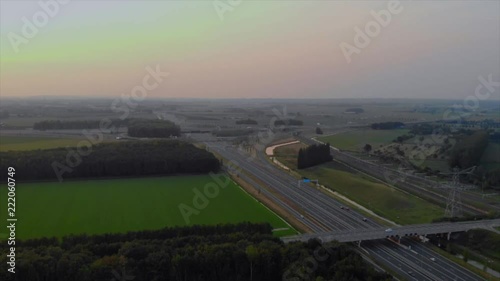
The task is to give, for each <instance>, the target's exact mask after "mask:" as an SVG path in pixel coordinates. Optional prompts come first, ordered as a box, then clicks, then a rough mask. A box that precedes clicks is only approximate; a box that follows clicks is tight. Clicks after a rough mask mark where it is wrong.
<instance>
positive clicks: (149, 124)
mask: <svg viewBox="0 0 500 281" xmlns="http://www.w3.org/2000/svg"><path fill="white" fill-rule="evenodd" d="M127 127H128V135H129V136H131V137H138V138H168V137H171V136H176V137H178V136H180V135H181V128H180V127H179V126H177V125H175V124H174V123H172V122H170V121H168V120H150V119H132V120H130V121H129V122H128V126H127Z"/></svg>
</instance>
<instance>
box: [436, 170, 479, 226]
mask: <svg viewBox="0 0 500 281" xmlns="http://www.w3.org/2000/svg"><path fill="white" fill-rule="evenodd" d="M474 169H476V166H474V167H471V168H468V169H465V170H462V171H460V170H458V168H455V169H454V171H453V173H451V174H452V175H453V180H452V182H451V186H449V187H450V193H449V194H448V200H447V201H446V210H445V211H444V215H445V216H446V217H450V218H454V217H459V216H461V215H462V198H461V196H460V189H461V186H460V175H466V174H471V173H472V172H473V171H474Z"/></svg>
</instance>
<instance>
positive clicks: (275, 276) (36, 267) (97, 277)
mask: <svg viewBox="0 0 500 281" xmlns="http://www.w3.org/2000/svg"><path fill="white" fill-rule="evenodd" d="M17 242H18V245H16V246H17V248H16V260H17V263H16V274H12V273H10V272H8V271H7V268H8V263H7V262H8V257H7V256H6V255H1V256H0V279H1V280H13V281H17V280H23V281H27V280H29V281H68V280H71V281H109V280H134V281H185V280H189V281H235V280H239V281H276V280H290V281H291V280H338V281H344V280H345V281H347V280H372V281H379V280H380V281H381V280H391V277H390V276H389V275H387V274H385V273H379V272H376V271H375V270H374V269H373V267H372V266H371V265H370V264H368V263H367V262H365V261H364V260H363V259H362V258H361V256H360V255H359V254H358V253H356V252H355V251H354V250H353V249H352V248H351V247H349V246H347V245H346V244H340V243H336V242H332V243H328V244H321V242H319V241H317V240H310V241H309V242H307V243H305V242H296V243H290V244H284V243H283V242H282V241H281V240H279V239H278V238H276V237H274V236H273V235H272V228H271V226H270V225H269V224H250V223H242V224H237V225H235V224H232V225H217V226H193V227H179V228H165V229H162V230H156V231H139V232H129V233H124V234H103V235H93V236H87V235H77V236H67V237H63V238H62V239H61V240H58V239H56V238H42V239H36V240H27V241H19V240H18V241H17ZM8 247H9V246H8V245H7V243H1V245H0V251H1V252H2V253H7V252H8V250H9V249H8ZM311 261H313V262H314V264H311Z"/></svg>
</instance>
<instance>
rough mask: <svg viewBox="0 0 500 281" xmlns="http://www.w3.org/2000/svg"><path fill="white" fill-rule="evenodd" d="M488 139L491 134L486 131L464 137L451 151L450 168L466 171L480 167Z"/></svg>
mask: <svg viewBox="0 0 500 281" xmlns="http://www.w3.org/2000/svg"><path fill="white" fill-rule="evenodd" d="M488 139H489V134H488V133H487V132H486V131H475V132H474V133H473V134H472V135H470V136H464V137H463V138H462V139H461V140H460V141H459V142H458V143H457V144H456V145H455V147H453V149H452V151H451V155H450V158H449V162H448V164H449V165H450V167H451V168H455V167H459V168H462V169H466V168H469V167H472V166H477V165H479V161H480V160H481V157H482V156H483V152H484V150H485V149H486V146H487V145H488V141H489V140H488Z"/></svg>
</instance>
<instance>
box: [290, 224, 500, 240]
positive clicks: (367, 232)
mask: <svg viewBox="0 0 500 281" xmlns="http://www.w3.org/2000/svg"><path fill="white" fill-rule="evenodd" d="M496 226H500V219H494V220H479V221H466V222H445V223H432V224H418V225H408V226H400V227H392V228H376V229H356V230H343V231H332V232H322V233H314V234H303V235H296V236H288V237H283V238H282V240H283V241H284V242H285V243H289V242H293V241H303V242H306V241H308V240H309V239H313V238H316V239H320V240H321V241H323V242H330V241H333V240H336V241H339V242H357V241H365V240H377V239H384V238H389V237H406V236H417V235H422V236H425V235H429V234H441V233H453V232H462V231H467V230H470V229H475V228H484V229H490V230H491V228H492V227H496Z"/></svg>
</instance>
